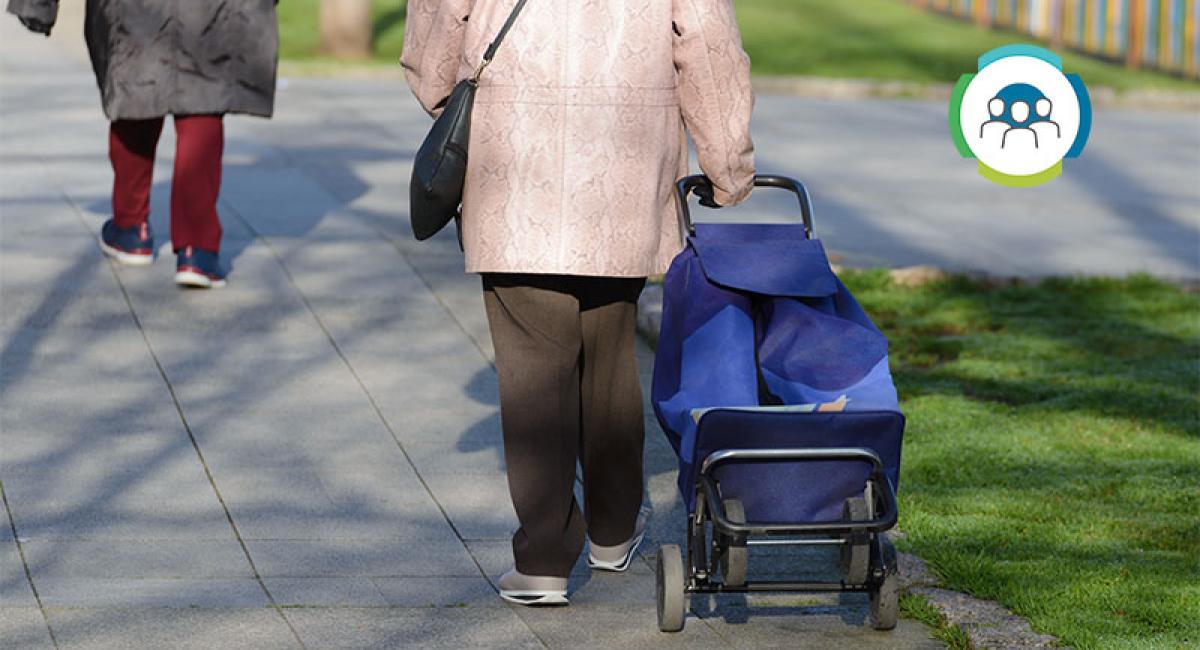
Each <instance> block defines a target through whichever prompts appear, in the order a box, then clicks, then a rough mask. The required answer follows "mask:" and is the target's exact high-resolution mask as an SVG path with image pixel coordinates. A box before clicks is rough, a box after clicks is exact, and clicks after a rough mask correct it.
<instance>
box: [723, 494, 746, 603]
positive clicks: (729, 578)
mask: <svg viewBox="0 0 1200 650" xmlns="http://www.w3.org/2000/svg"><path fill="white" fill-rule="evenodd" d="M721 503H722V505H724V506H725V517H726V518H728V519H729V521H731V522H733V523H735V524H744V523H746V508H745V507H744V506H742V502H741V501H740V500H738V499H725V500H724V501H722V502H721ZM722 538H723V539H722V540H721V583H722V584H724V585H725V586H726V587H743V586H745V585H746V565H747V562H748V561H747V557H746V555H747V554H746V546H745V545H738V544H735V543H734V541H733V538H732V537H728V536H724V535H722Z"/></svg>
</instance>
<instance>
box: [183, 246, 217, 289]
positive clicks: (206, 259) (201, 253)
mask: <svg viewBox="0 0 1200 650" xmlns="http://www.w3.org/2000/svg"><path fill="white" fill-rule="evenodd" d="M175 259H176V263H175V284H177V285H179V286H181V287H194V288H197V289H216V288H219V287H223V286H225V272H224V271H222V270H221V257H220V255H219V254H217V253H214V252H212V251H206V250H201V249H199V248H193V247H191V246H188V247H186V248H181V249H179V250H177V251H175Z"/></svg>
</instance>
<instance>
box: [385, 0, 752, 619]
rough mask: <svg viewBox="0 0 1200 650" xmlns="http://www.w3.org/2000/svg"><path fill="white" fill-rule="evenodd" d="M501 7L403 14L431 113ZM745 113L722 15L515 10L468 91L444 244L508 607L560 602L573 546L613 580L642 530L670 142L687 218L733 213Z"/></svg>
mask: <svg viewBox="0 0 1200 650" xmlns="http://www.w3.org/2000/svg"><path fill="white" fill-rule="evenodd" d="M515 3H516V0H409V3H408V23H407V27H406V31H405V42H404V53H403V56H402V58H401V63H402V64H403V66H404V68H405V71H406V74H407V76H408V80H409V82H410V84H411V86H412V90H413V92H414V93H415V95H416V97H417V99H418V100H419V101H420V102H421V105H422V106H424V107H425V109H426V110H427V111H429V112H430V114H432V115H437V114H438V112H439V111H440V109H441V107H442V105H443V104H444V102H445V101H446V98H447V96H448V95H449V94H450V92H451V90H452V89H453V87H454V85H455V83H456V82H457V81H459V80H461V79H464V78H466V77H468V76H470V75H471V74H472V73H473V72H474V71H475V70H476V68H478V66H479V64H480V61H481V60H482V57H483V54H484V50H485V49H486V48H487V46H488V44H489V42H490V41H491V40H492V39H493V37H495V36H496V34H497V33H498V32H499V30H500V28H501V26H502V25H503V23H504V22H505V20H506V19H507V18H508V17H509V15H510V13H511V12H512V10H513V8H514V5H515ZM753 103H754V98H753V93H752V91H751V89H750V79H749V59H748V57H747V56H746V54H745V53H744V52H743V50H742V46H741V37H740V35H739V33H738V28H737V22H736V18H735V16H734V10H733V5H732V0H628V1H620V2H617V1H610V2H576V1H575V0H528V3H527V5H526V6H524V7H523V9H522V11H521V13H519V15H518V17H517V19H516V21H515V23H514V26H513V28H512V30H511V31H510V32H509V33H508V34H507V37H506V39H505V40H504V41H503V44H502V46H501V47H500V48H499V50H498V54H497V55H496V57H495V59H494V61H493V62H492V63H491V65H490V66H489V67H488V68H487V69H486V71H485V72H484V74H483V76H482V79H481V81H480V85H479V90H478V95H477V97H476V99H475V104H474V111H473V126H472V132H471V140H470V148H469V151H470V154H469V158H468V163H467V180H466V187H465V190H464V196H463V205H462V222H461V228H462V242H463V248H464V251H465V254H466V268H467V271H468V272H470V273H479V274H481V275H482V279H483V296H484V304H485V307H486V310H487V315H488V321H489V324H490V327H491V332H492V340H493V342H494V343H495V349H496V370H497V373H498V375H499V382H500V413H501V420H502V424H503V428H504V453H505V459H506V463H507V466H508V482H509V488H510V491H511V495H512V500H513V504H514V506H515V509H516V513H517V518H518V519H519V521H520V529H519V530H517V532H516V534H515V535H514V536H513V555H514V558H515V567H514V569H513V570H512V571H509V572H508V573H507V574H505V575H504V576H503V577H502V578H501V579H500V594H501V596H503V597H504V598H505V599H507V600H511V601H514V602H518V603H522V604H566V603H567V597H566V596H567V594H566V592H567V576H568V575H569V574H570V572H571V568H572V567H573V566H574V564H575V562H576V560H577V559H578V557H579V554H580V552H581V551H582V550H583V545H584V541H585V537H586V538H587V540H588V541H589V547H588V551H589V552H588V563H589V565H590V566H592V567H593V568H595V569H602V570H610V571H623V570H625V569H626V568H627V567H628V566H629V563H630V561H631V559H632V557H633V555H634V552H635V551H636V549H637V545H638V543H639V542H640V541H641V538H642V534H643V530H644V527H645V521H644V518H643V517H642V516H641V515H640V514H639V513H640V506H641V503H642V493H643V476H642V446H643V436H644V431H643V426H644V420H643V410H642V395H641V388H640V385H639V382H638V372H637V365H636V359H635V357H634V345H635V331H634V326H635V310H636V305H637V298H638V295H639V294H640V293H641V290H642V288H643V286H644V284H645V280H646V276H648V275H653V274H658V273H662V272H663V271H664V270H666V268H667V266H668V265H669V263H670V261H671V259H672V258H673V257H674V256H675V255H676V254H677V253H678V252H679V251H680V250H681V249H682V237H681V232H680V228H679V225H678V220H677V216H676V206H675V200H676V199H675V197H674V192H673V184H674V181H675V180H676V179H677V178H679V177H681V176H683V175H685V174H686V173H687V170H688V147H687V137H686V135H685V127H686V131H687V133H690V134H691V137H692V141H693V142H694V143H695V146H696V151H697V154H698V156H699V163H700V167H701V169H702V170H703V171H704V172H705V174H707V176H708V177H709V179H710V180H711V181H712V185H713V192H712V195H711V196H707V197H705V199H704V201H703V202H704V203H705V204H707V205H709V206H710V207H717V206H721V205H734V204H736V203H738V202H740V201H742V200H743V199H745V197H746V196H747V195H748V194H749V193H750V191H751V188H752V186H753V181H754V162H753V145H752V144H751V140H750V134H749V122H750V113H751V110H752V107H753ZM577 461H578V462H579V464H580V465H581V466H582V469H583V508H582V512H581V510H580V507H579V504H578V503H576V499H575V495H574V489H573V488H574V481H575V468H576V462H577Z"/></svg>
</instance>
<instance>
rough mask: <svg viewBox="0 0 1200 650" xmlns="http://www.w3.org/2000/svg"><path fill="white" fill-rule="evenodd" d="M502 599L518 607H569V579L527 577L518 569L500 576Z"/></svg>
mask: <svg viewBox="0 0 1200 650" xmlns="http://www.w3.org/2000/svg"><path fill="white" fill-rule="evenodd" d="M500 597H501V598H503V599H504V600H507V601H508V602H510V603H517V604H518V605H567V604H570V603H569V602H568V601H567V579H566V578H556V577H553V576H527V575H525V574H524V573H521V572H520V571H517V570H516V569H512V570H511V571H509V572H508V573H506V574H504V575H502V576H500Z"/></svg>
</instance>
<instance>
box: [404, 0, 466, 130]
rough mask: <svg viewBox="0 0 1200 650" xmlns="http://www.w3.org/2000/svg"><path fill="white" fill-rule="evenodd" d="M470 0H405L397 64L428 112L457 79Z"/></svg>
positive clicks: (438, 105) (437, 108)
mask: <svg viewBox="0 0 1200 650" xmlns="http://www.w3.org/2000/svg"><path fill="white" fill-rule="evenodd" d="M472 3H473V0H408V19H407V23H406V24H405V26H404V50H403V52H402V53H401V55H400V65H401V66H403V68H404V76H405V78H407V79H408V85H409V87H410V88H411V89H412V92H413V95H415V96H416V98H417V101H419V102H420V103H421V106H422V107H423V108H424V109H425V111H426V112H428V113H429V114H430V115H434V116H436V115H438V114H439V113H440V112H441V107H442V104H443V103H444V102H445V101H446V99H447V98H448V97H449V96H450V93H451V91H453V90H454V85H455V84H456V83H458V70H459V63H460V61H461V60H462V47H463V37H464V35H465V33H466V28H467V17H468V15H469V14H470V11H471V5H472Z"/></svg>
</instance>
